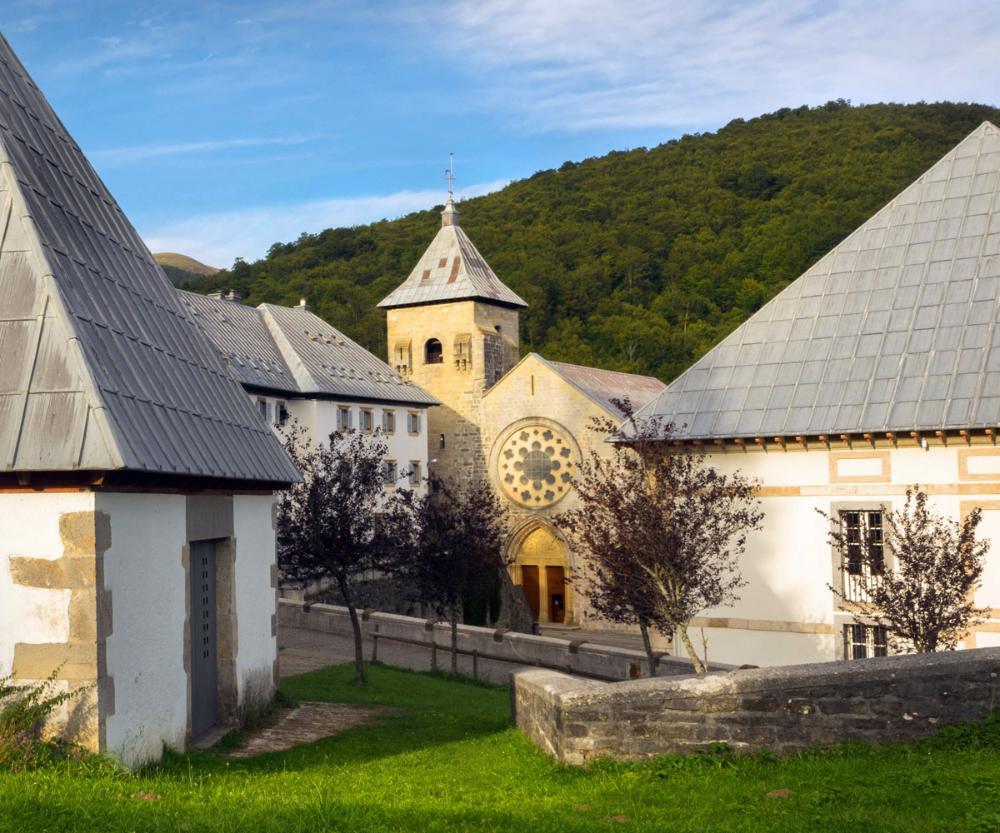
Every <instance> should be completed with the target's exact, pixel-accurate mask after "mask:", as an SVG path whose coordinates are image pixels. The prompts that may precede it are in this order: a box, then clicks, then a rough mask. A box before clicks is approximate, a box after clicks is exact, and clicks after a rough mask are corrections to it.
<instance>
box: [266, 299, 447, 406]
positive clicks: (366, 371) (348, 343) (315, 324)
mask: <svg viewBox="0 0 1000 833" xmlns="http://www.w3.org/2000/svg"><path fill="white" fill-rule="evenodd" d="M259 310H260V314H261V317H262V318H263V320H264V323H265V325H266V326H267V329H268V331H269V332H270V334H271V337H272V338H273V339H274V341H275V344H276V345H277V347H278V349H279V350H280V351H281V355H282V356H283V357H284V359H285V361H286V362H287V364H288V367H289V368H290V369H291V372H292V375H293V376H294V377H295V382H296V385H297V386H298V389H299V391H300V392H301V393H302V394H304V395H306V396H309V395H315V394H325V395H329V396H344V397H351V398H354V399H366V400H377V401H382V402H401V403H404V404H412V405H437V404H438V401H437V400H436V399H435V398H434V397H433V396H431V395H430V394H429V393H428V392H427V391H425V390H424V389H423V388H421V387H418V386H417V385H415V384H413V383H412V382H410V381H409V380H408V379H404V378H403V377H402V376H400V375H399V374H398V373H396V371H394V370H393V369H392V368H391V367H389V365H387V364H386V363H385V362H384V361H382V360H381V359H379V358H378V357H376V356H374V355H373V354H372V353H370V352H369V351H368V350H366V349H365V348H364V347H362V346H361V345H360V344H358V343H357V342H354V341H352V340H351V339H349V338H348V337H347V336H345V335H344V334H343V333H342V332H340V331H339V330H337V329H336V328H334V327H331V326H330V325H329V324H327V323H326V321H324V320H323V319H322V318H320V317H319V316H318V315H314V314H313V313H311V312H309V311H308V310H307V309H304V308H302V307H279V306H276V305H275V304H261V305H260V307H259Z"/></svg>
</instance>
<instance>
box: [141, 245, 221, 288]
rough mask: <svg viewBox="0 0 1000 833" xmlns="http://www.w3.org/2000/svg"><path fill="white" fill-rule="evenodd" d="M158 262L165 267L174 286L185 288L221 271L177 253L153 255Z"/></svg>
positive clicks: (164, 269)
mask: <svg viewBox="0 0 1000 833" xmlns="http://www.w3.org/2000/svg"><path fill="white" fill-rule="evenodd" d="M153 257H154V258H156V262H157V263H159V264H160V266H162V267H163V271H164V272H166V273H167V277H168V278H170V281H171V283H173V285H174V286H184V285H185V284H189V283H191V282H192V281H198V280H202V279H203V278H207V277H210V276H211V275H214V274H215V273H216V272H218V271H219V270H218V269H217V268H215V267H214V266H206V265H205V264H204V263H202V262H201V261H200V260H195V259H194V258H193V257H188V256H187V255H180V254H177V253H176V252H158V253H156V254H154V255H153Z"/></svg>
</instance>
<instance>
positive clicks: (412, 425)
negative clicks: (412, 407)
mask: <svg viewBox="0 0 1000 833" xmlns="http://www.w3.org/2000/svg"><path fill="white" fill-rule="evenodd" d="M406 430H407V431H409V432H410V433H411V434H419V433H420V414H418V413H417V412H416V411H410V412H409V413H408V414H407V415H406Z"/></svg>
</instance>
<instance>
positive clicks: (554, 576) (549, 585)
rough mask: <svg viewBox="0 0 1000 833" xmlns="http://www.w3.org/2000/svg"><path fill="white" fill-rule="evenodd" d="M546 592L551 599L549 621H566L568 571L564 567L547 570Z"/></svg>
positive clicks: (547, 568) (548, 568)
mask: <svg viewBox="0 0 1000 833" xmlns="http://www.w3.org/2000/svg"><path fill="white" fill-rule="evenodd" d="M545 592H546V593H547V594H548V599H549V621H550V622H565V621H566V571H565V570H564V569H563V568H562V567H546V568H545Z"/></svg>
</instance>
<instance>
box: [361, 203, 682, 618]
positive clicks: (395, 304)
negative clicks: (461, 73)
mask: <svg viewBox="0 0 1000 833" xmlns="http://www.w3.org/2000/svg"><path fill="white" fill-rule="evenodd" d="M379 306H380V307H383V308H384V309H386V311H387V316H386V317H387V327H388V351H389V364H390V365H391V366H392V368H393V369H394V370H395V371H396V372H397V373H399V374H401V375H402V376H404V377H406V378H409V379H412V381H413V382H414V383H416V384H417V385H419V386H420V387H421V388H423V389H424V390H426V391H428V392H429V393H430V394H431V395H432V396H434V397H435V399H437V400H438V401H439V402H440V403H441V404H440V405H438V406H437V407H435V408H431V409H430V410H429V411H428V415H427V421H428V443H429V449H428V458H429V462H428V467H429V473H430V474H431V475H432V476H434V477H439V478H442V479H444V480H451V481H463V480H464V481H466V482H471V481H479V480H482V479H484V478H485V479H488V480H489V481H490V482H491V483H492V484H493V486H494V487H495V489H496V491H497V494H499V495H500V496H501V498H502V499H503V500H505V501H506V503H507V506H508V509H509V511H510V514H511V517H512V519H513V524H512V530H511V533H510V537H509V540H508V542H507V547H508V555H509V557H510V559H511V560H512V568H511V574H512V578H513V580H514V583H515V584H516V585H519V586H521V587H522V588H523V590H524V595H525V598H526V599H527V602H528V605H529V606H530V608H531V612H532V615H533V616H534V618H535V620H536V621H537V622H539V623H541V624H550V625H567V626H573V625H576V626H583V627H587V626H588V625H593V624H596V623H595V620H594V619H592V618H591V617H588V616H587V602H586V598H585V596H584V594H583V593H582V592H581V589H582V588H581V585H580V582H579V581H577V582H574V581H573V578H574V576H579V574H580V569H579V568H580V564H579V563H578V559H577V556H576V555H575V554H574V553H573V552H572V550H571V548H570V547H569V546H567V544H566V542H565V540H564V539H563V537H562V535H561V534H560V533H559V532H558V530H557V529H556V528H555V526H554V525H553V523H552V516H553V515H554V514H556V513H558V512H561V511H563V510H565V509H569V508H571V507H572V506H573V505H574V503H573V501H574V495H573V488H572V479H573V476H574V472H575V468H576V466H578V465H579V462H580V460H581V459H582V456H583V455H585V454H588V453H589V452H590V451H591V449H593V448H597V449H599V450H600V449H607V448H608V446H607V445H606V443H605V442H604V436H603V435H598V434H595V433H594V432H593V431H592V430H591V425H592V422H593V420H594V419H595V418H603V419H605V420H606V419H613V420H620V419H621V418H622V416H623V415H622V413H621V412H620V411H619V409H618V408H617V407H616V405H615V404H614V403H615V401H616V400H617V401H621V400H624V399H626V398H627V399H629V400H630V401H631V402H632V403H633V404H634V405H635V406H636V407H640V406H642V405H645V404H646V403H647V402H649V401H651V400H652V399H653V398H654V397H655V396H656V395H658V394H659V393H660V392H662V390H663V389H664V385H663V383H662V382H660V381H659V380H657V379H652V378H649V377H644V376H636V375H632V374H628V373H617V372H613V371H606V370H600V369H597V368H589V367H580V366H577V365H569V364H564V363H560V362H551V361H547V360H546V359H544V358H542V357H541V356H539V355H537V354H534V353H531V354H528V355H527V356H525V357H524V358H520V357H519V356H520V343H519V336H518V325H519V321H518V317H519V312H520V310H522V309H524V308H525V307H526V306H527V304H526V303H525V302H524V301H523V300H522V299H521V298H520V297H519V296H518V295H517V294H515V293H514V292H513V291H512V290H511V289H510V288H509V287H507V286H505V285H504V284H503V282H502V281H501V280H500V279H499V278H498V277H497V276H496V274H495V273H494V272H493V270H492V269H491V268H490V267H489V265H488V264H487V263H486V261H485V259H484V258H483V256H482V255H481V254H480V253H479V252H478V250H477V249H476V247H475V245H474V244H473V243H472V241H471V240H470V239H469V237H468V236H467V235H466V234H465V232H464V231H463V230H462V228H461V226H460V225H459V222H458V211H457V209H456V208H455V206H454V204H453V202H452V200H451V199H450V198H449V200H448V204H447V205H446V206H445V209H444V211H443V212H442V225H441V229H440V230H439V231H438V233H437V235H436V236H435V237H434V240H433V241H432V242H431V244H430V246H429V247H428V248H427V250H426V251H425V252H424V254H423V256H422V257H421V258H420V260H419V261H418V263H417V265H416V266H415V268H414V269H413V271H412V272H411V273H410V275H409V277H408V278H407V279H406V280H405V281H404V282H403V283H402V284H401V285H400V286H399V287H398V288H397V289H396V290H395V291H394V292H392V293H391V294H390V295H388V296H387V297H386V298H385V299H384V300H383V301H382V302H381V303H380V304H379Z"/></svg>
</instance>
